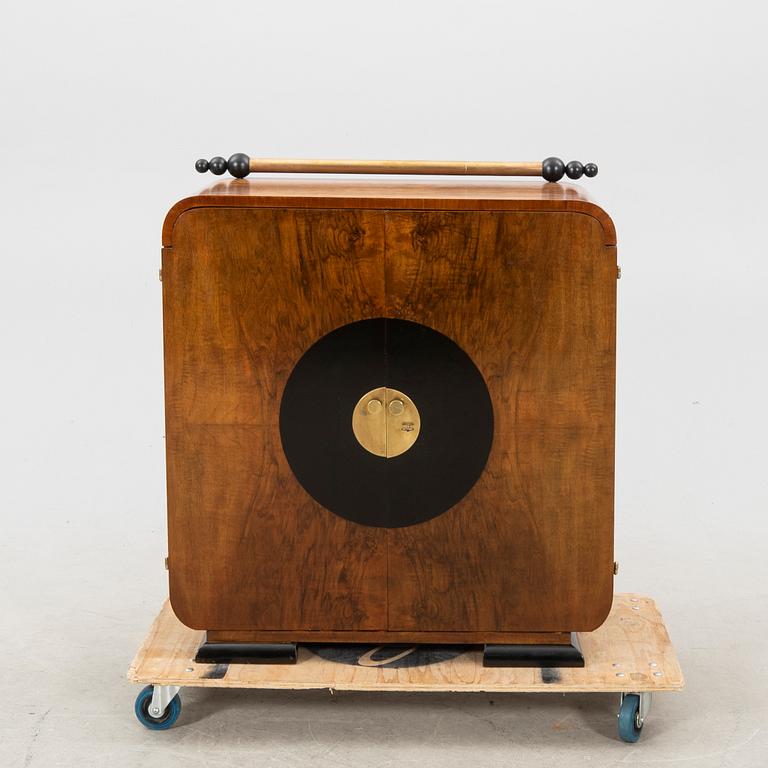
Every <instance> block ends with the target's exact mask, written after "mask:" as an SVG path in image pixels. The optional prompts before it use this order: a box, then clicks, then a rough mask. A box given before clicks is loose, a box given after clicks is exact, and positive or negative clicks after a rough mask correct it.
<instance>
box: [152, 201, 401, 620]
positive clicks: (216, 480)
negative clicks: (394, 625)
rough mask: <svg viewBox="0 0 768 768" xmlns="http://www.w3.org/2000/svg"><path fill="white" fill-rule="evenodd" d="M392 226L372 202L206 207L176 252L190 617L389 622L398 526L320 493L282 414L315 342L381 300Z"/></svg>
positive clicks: (378, 308) (174, 296) (171, 478)
mask: <svg viewBox="0 0 768 768" xmlns="http://www.w3.org/2000/svg"><path fill="white" fill-rule="evenodd" d="M381 227H382V222H381V220H380V217H376V216H372V215H371V214H366V213H365V212H361V213H357V212H349V211H342V212H339V213H337V214H333V215H328V214H327V213H320V212H309V213H301V214H297V213H295V212H293V211H271V210H267V211H262V210H228V211H224V212H218V211H215V210H210V209H199V210H195V211H190V212H187V213H186V214H184V216H183V221H182V222H181V223H180V224H179V225H178V226H177V227H176V239H175V241H174V248H173V249H168V250H166V251H164V254H163V296H164V317H165V382H166V440H167V466H168V530H169V571H170V595H171V601H172V603H173V607H174V610H175V611H176V613H177V615H178V616H179V618H181V619H182V621H184V622H185V623H187V624H188V625H189V626H192V627H197V628H201V629H209V628H211V629H213V628H215V629H226V628H229V629H249V628H253V627H258V628H261V629H285V628H294V629H297V628H302V629H307V630H311V629H314V628H324V629H381V628H382V627H384V626H386V615H385V610H386V584H385V579H386V535H385V532H384V531H381V530H376V529H371V528H364V527H362V526H357V525H354V524H352V523H349V522H347V521H345V520H342V519H341V518H338V517H337V516H336V515H332V514H330V513H328V512H327V511H326V510H325V509H323V508H322V507H320V505H318V504H317V503H316V502H315V501H313V500H312V499H311V498H310V497H309V496H308V495H307V494H306V492H305V491H304V490H303V488H301V487H300V486H299V484H298V482H297V481H296V479H295V478H294V476H293V473H292V472H291V470H290V468H289V467H288V465H287V462H286V460H285V458H284V456H283V452H282V449H281V444H280V437H279V433H278V426H277V415H278V413H277V412H278V406H279V397H280V393H281V392H282V389H283V386H284V384H285V380H286V378H287V376H288V374H289V373H290V371H291V369H292V368H293V366H294V364H295V363H296V360H297V359H298V358H299V357H300V355H301V354H302V353H303V352H304V351H305V350H306V348H307V347H308V346H309V345H310V344H311V343H312V342H314V341H315V340H316V339H317V338H318V337H319V336H322V335H323V334H325V333H327V332H329V331H330V330H332V329H333V328H336V327H338V326H339V325H343V324H345V323H348V322H351V321H353V320H357V319H360V318H361V317H374V316H379V315H381V314H382V312H383V300H384V298H383V297H384V294H383V289H384V284H383V274H382V273H381V269H380V268H378V267H376V252H375V244H376V243H379V242H381V239H382V238H383V231H382V230H381ZM364 234H366V236H364Z"/></svg>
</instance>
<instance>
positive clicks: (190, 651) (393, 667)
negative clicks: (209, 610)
mask: <svg viewBox="0 0 768 768" xmlns="http://www.w3.org/2000/svg"><path fill="white" fill-rule="evenodd" d="M203 635H204V633H203V632H200V631H197V630H193V629H189V628H187V627H185V626H184V625H183V624H181V622H179V620H178V619H177V618H176V616H175V615H174V613H173V611H172V609H171V606H170V604H169V603H168V602H166V603H165V605H164V606H163V608H162V610H161V611H160V615H159V616H158V617H157V619H155V622H154V624H153V625H152V628H151V629H150V631H149V635H148V636H147V638H146V640H145V641H144V643H143V644H142V646H141V648H139V651H138V653H137V654H136V658H135V659H134V660H133V663H132V664H131V666H130V669H129V670H128V679H129V680H130V681H131V682H134V683H144V684H147V686H146V687H145V688H144V689H143V690H142V691H141V693H140V694H139V696H138V698H137V699H136V707H135V711H136V715H137V717H138V719H139V721H140V722H141V723H142V724H143V725H145V726H146V727H148V728H151V729H153V730H164V729H166V728H169V727H170V726H172V725H173V724H174V723H175V722H176V720H177V719H178V716H179V713H180V711H181V700H180V698H179V690H180V689H181V688H182V687H185V686H199V687H210V688H267V689H278V688H281V689H282V688H286V689H292V690H294V689H295V690H298V689H310V688H328V689H330V690H348V691H462V692H463V691H466V692H488V693H491V692H493V693H528V692H540V691H547V692H550V693H552V692H558V693H576V692H579V693H581V692H594V693H618V694H620V697H621V703H620V707H619V715H618V720H619V736H620V738H621V739H623V740H624V741H629V742H634V741H637V740H638V738H639V737H640V732H641V730H642V727H643V723H644V721H645V717H646V715H647V713H648V709H649V707H650V703H651V694H653V693H655V692H657V691H679V690H681V689H682V687H683V674H682V672H681V670H680V665H679V663H678V661H677V657H676V655H675V651H674V648H673V647H672V643H671V641H670V639H669V635H668V634H667V630H666V627H665V626H664V622H663V620H662V617H661V614H660V613H659V610H658V608H657V607H656V604H655V603H654V601H653V600H651V599H650V598H648V597H643V596H641V595H634V594H618V595H615V597H614V601H613V607H612V609H611V613H610V615H609V616H608V618H607V619H606V621H605V623H604V624H603V625H602V626H601V627H600V628H599V629H597V630H595V631H594V632H588V633H583V634H580V635H579V641H580V644H581V649H582V652H583V654H584V659H585V666H584V667H583V668H558V669H552V668H544V669H541V668H508V667H507V668H498V667H496V668H488V667H483V666H482V650H481V649H479V648H477V647H461V646H451V647H450V648H446V649H445V652H442V653H441V652H440V651H441V649H440V647H439V646H435V647H433V653H432V654H431V656H430V654H429V653H428V652H427V653H426V655H422V657H421V658H423V659H424V660H425V662H426V663H417V664H413V663H409V662H408V661H407V657H408V655H409V653H411V652H412V651H414V650H415V649H407V648H402V647H401V648H399V649H387V648H386V647H385V648H381V649H376V650H374V649H372V648H368V649H365V648H364V649H362V650H361V647H360V646H353V647H350V646H335V647H336V648H338V649H346V652H341V651H340V653H339V655H338V656H337V657H334V656H333V647H330V646H322V647H319V648H314V649H312V647H311V646H310V647H305V646H300V647H299V651H298V661H297V663H296V664H295V665H271V664H267V665H262V664H229V665H226V664H196V663H195V662H194V661H193V658H194V656H195V653H196V651H197V648H198V646H199V645H200V643H201V642H202V640H203ZM353 649H355V650H353ZM329 650H330V651H331V653H330V655H329ZM390 650H391V651H392V652H391V653H390V654H389V655H387V651H390ZM451 650H453V653H451ZM382 653H383V654H384V655H383V656H382ZM412 661H413V659H412V660H411V662H412ZM430 662H431V663H430Z"/></svg>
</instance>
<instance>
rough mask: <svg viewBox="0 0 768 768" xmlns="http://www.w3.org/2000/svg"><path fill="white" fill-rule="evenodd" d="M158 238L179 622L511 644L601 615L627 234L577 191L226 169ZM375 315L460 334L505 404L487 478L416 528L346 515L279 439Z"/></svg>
mask: <svg viewBox="0 0 768 768" xmlns="http://www.w3.org/2000/svg"><path fill="white" fill-rule="evenodd" d="M550 187H557V191H556V193H555V192H554V191H553V192H549V191H548V189H549V188H550ZM278 202H279V203H280V205H277V203H278ZM164 238H165V239H166V244H167V247H166V248H164V251H163V301H164V340H165V383H166V436H167V468H168V521H169V571H170V595H171V602H172V604H173V607H174V610H175V611H176V613H177V615H178V617H179V618H180V619H181V620H182V621H183V622H184V623H186V624H187V625H188V626H190V627H194V628H197V629H206V630H211V631H213V632H214V633H218V636H219V638H220V639H224V638H228V639H231V638H233V637H235V636H236V635H235V633H238V632H248V633H251V636H252V637H256V636H259V637H262V638H263V639H266V638H268V637H270V638H273V637H278V636H279V637H280V638H285V636H284V635H282V634H279V633H283V632H288V633H290V634H291V639H292V640H294V641H299V642H302V641H311V640H312V638H313V637H314V638H317V637H319V635H318V634H317V633H318V632H322V633H325V634H324V635H323V637H335V636H336V634H335V633H341V632H343V633H345V634H344V636H345V637H347V638H348V639H349V641H350V642H353V641H355V640H356V639H357V638H359V639H360V640H361V641H365V639H370V638H372V637H377V638H378V637H380V636H381V635H380V634H379V633H382V632H392V633H396V634H393V635H391V637H396V638H397V639H398V641H401V640H404V639H405V638H406V637H410V638H412V640H413V641H416V639H417V638H419V637H425V636H426V635H424V633H430V634H429V635H428V636H429V637H432V638H433V639H434V640H435V641H438V640H437V638H438V637H439V636H440V633H442V635H443V636H444V637H448V636H454V635H456V634H458V633H462V636H465V637H472V638H473V641H474V640H475V639H476V640H477V641H478V642H480V641H483V640H482V638H485V640H484V641H485V642H514V641H515V638H519V637H520V633H532V632H535V633H542V632H551V633H562V632H570V631H575V630H590V629H593V628H594V627H596V626H598V625H599V624H600V622H601V621H602V620H603V619H604V618H605V616H606V614H607V612H608V610H609V607H610V602H611V595H612V586H613V414H614V368H615V290H616V287H615V280H616V254H615V247H613V245H612V244H611V243H612V242H615V233H614V231H613V225H612V224H611V223H610V219H609V218H608V217H607V215H606V214H605V213H604V212H603V211H602V210H601V209H600V208H598V207H597V206H595V205H594V204H593V203H591V202H590V201H588V199H587V198H586V197H585V196H584V195H583V194H582V193H581V192H580V191H579V190H578V188H574V187H570V186H569V185H524V184H521V183H519V182H518V183H515V184H509V183H507V184H502V183H498V184H488V183H485V184H483V185H471V184H465V185H462V186H461V187H458V186H450V185H446V184H445V183H437V182H435V183H424V182H422V183H420V184H418V185H409V184H407V183H405V182H398V183H397V184H392V185H386V184H383V183H380V182H379V183H375V184H371V183H370V182H359V183H352V182H342V183H340V184H332V183H330V182H328V181H323V182H308V181H305V180H302V181H301V182H300V183H287V182H283V183H278V182H272V181H270V182H263V181H231V182H226V183H224V184H221V185H216V186H215V187H214V188H213V189H212V190H209V191H208V192H206V193H205V194H203V195H202V196H199V197H197V198H190V199H188V200H186V201H182V202H181V203H179V204H178V205H177V206H174V208H173V209H172V210H171V212H170V213H169V214H168V217H167V219H166V224H165V227H164ZM374 317H394V318H403V319H407V320H412V321H415V322H418V323H422V324H425V325H427V326H430V327H432V328H434V329H435V330H437V331H440V332H441V333H443V334H445V335H447V336H449V337H450V338H452V339H453V340H455V341H456V342H457V343H458V344H459V345H460V346H461V347H462V348H463V349H464V350H465V351H466V352H467V353H468V354H469V355H470V357H471V358H472V359H473V360H474V362H475V364H476V365H477V366H478V368H479V370H480V371H481V373H482V375H483V376H484V378H485V381H486V383H487V385H488V388H489V391H490V393H491V398H492V400H493V407H494V417H495V422H496V424H495V437H494V444H493V448H492V451H491V455H490V458H489V461H488V465H487V467H486V469H485V472H484V473H483V475H482V476H481V478H480V480H479V481H478V483H477V484H476V486H475V487H474V488H473V489H472V491H470V493H469V494H468V496H467V497H465V499H464V500H462V501H461V502H460V503H459V504H458V505H456V506H455V507H454V508H453V509H451V510H449V511H448V512H447V513H445V514H443V515H441V516H439V517H438V518H435V519H434V520H431V521H430V522H428V523H425V524H422V525H419V526H413V527H410V528H402V529H391V530H387V529H382V528H368V527H364V526H360V525H356V524H354V523H351V522H348V521H346V520H344V519H342V518H340V517H338V516H336V515H334V514H332V513H330V512H329V511H328V510H326V509H324V508H323V507H321V506H320V505H319V504H317V503H316V502H315V501H314V500H313V499H312V498H311V497H309V495H308V494H307V493H306V492H305V491H304V489H303V488H302V487H301V486H300V485H299V484H298V482H297V481H296V479H295V477H294V475H293V473H292V472H291V470H290V468H289V467H288V465H287V462H286V460H285V457H284V455H283V452H282V447H281V444H280V436H279V429H278V418H279V404H280V397H281V393H282V390H283V387H284V384H285V381H286V379H287V377H288V375H289V373H290V372H291V370H292V369H293V367H294V365H295V364H296V362H297V361H298V359H299V358H300V357H301V355H302V354H303V353H304V352H305V351H306V350H307V349H308V348H309V346H311V344H313V343H314V342H315V341H316V340H317V339H318V338H320V337H321V336H323V335H325V334H326V333H328V332H330V331H331V330H333V329H335V328H338V327H340V326H342V325H344V324H346V323H350V322H353V321H356V320H361V319H365V318H374ZM361 394H362V393H361ZM353 405H354V403H351V404H350V410H351V408H352V406H353ZM467 418H471V414H467ZM355 633H359V634H357V635H356V634H355ZM372 633H374V634H372ZM464 633H468V634H466V635H465V634H464ZM376 641H377V642H378V640H376ZM441 641H444V642H448V640H441Z"/></svg>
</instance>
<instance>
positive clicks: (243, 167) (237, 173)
mask: <svg viewBox="0 0 768 768" xmlns="http://www.w3.org/2000/svg"><path fill="white" fill-rule="evenodd" d="M227 168H229V172H230V173H231V174H232V175H233V176H234V177H235V178H236V179H244V178H245V177H246V176H247V175H248V174H249V173H250V172H251V159H250V158H249V157H248V155H244V154H243V153H242V152H236V153H235V154H234V155H232V157H230V158H229V160H227Z"/></svg>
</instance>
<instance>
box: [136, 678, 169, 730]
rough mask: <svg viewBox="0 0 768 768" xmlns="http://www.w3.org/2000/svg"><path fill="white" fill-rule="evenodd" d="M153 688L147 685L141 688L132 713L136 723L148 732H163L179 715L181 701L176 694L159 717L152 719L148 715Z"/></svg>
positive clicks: (152, 717)
mask: <svg viewBox="0 0 768 768" xmlns="http://www.w3.org/2000/svg"><path fill="white" fill-rule="evenodd" d="M153 688H154V686H151V685H148V686H147V687H146V688H143V689H142V691H141V692H140V693H139V695H138V696H137V697H136V704H135V706H134V708H133V711H134V712H135V713H136V717H137V719H138V721H139V722H140V723H141V724H142V725H143V726H144V727H145V728H149V730H150V731H165V730H167V729H168V728H170V727H171V726H172V725H173V724H174V723H175V722H176V721H177V720H178V719H179V715H180V714H181V699H180V698H179V694H178V693H177V694H176V695H175V696H174V697H173V698H172V699H171V702H170V704H168V706H167V707H166V708H165V712H163V714H162V715H160V717H154V716H153V715H150V714H149V705H150V703H151V702H152V692H153Z"/></svg>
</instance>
